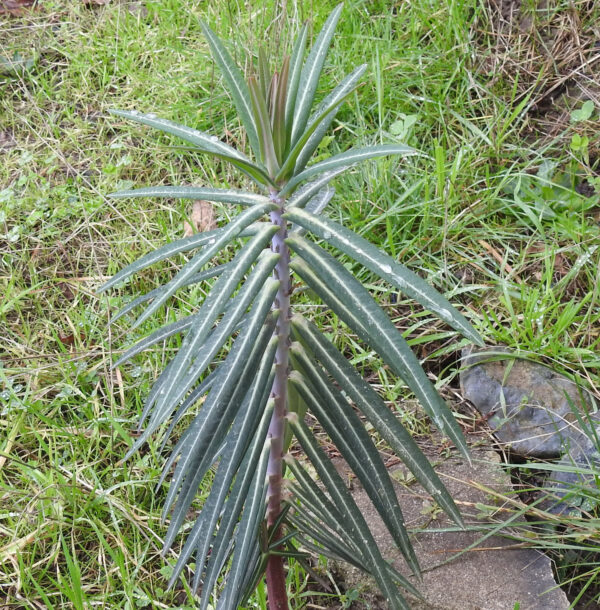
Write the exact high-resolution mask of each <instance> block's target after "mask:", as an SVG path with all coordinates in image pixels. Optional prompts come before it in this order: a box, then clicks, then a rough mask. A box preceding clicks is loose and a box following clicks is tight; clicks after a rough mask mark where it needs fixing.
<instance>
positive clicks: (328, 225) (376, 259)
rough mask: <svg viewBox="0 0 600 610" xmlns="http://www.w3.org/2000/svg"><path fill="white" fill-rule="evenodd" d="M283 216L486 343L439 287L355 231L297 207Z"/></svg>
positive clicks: (467, 335) (461, 330) (462, 330)
mask: <svg viewBox="0 0 600 610" xmlns="http://www.w3.org/2000/svg"><path fill="white" fill-rule="evenodd" d="M284 218H286V219H287V220H291V221H292V222H293V223H295V224H298V225H300V226H302V227H304V228H305V229H307V230H308V231H310V232H311V233H314V234H315V235H317V236H318V237H320V238H322V239H324V240H325V241H326V242H327V243H329V244H331V245H332V246H335V247H336V248H338V249H339V250H341V251H342V252H344V253H345V254H347V255H348V256H350V257H352V258H353V259H354V260H355V261H358V262H359V263H362V264H363V265H364V266H365V267H366V268H367V269H370V270H371V271H372V272H373V273H376V274H377V275H378V276H379V277H381V278H383V279H384V280H386V281H387V282H389V283H390V284H392V286H395V287H396V288H397V289H398V290H401V291H402V292H404V293H405V294H406V295H408V296H409V297H411V298H413V299H415V301H417V302H418V303H420V304H421V305H423V307H425V308H426V309H429V310H430V311H431V312H433V313H435V314H436V315H438V316H439V317H440V318H441V319H442V320H444V322H447V323H448V324H449V325H450V326H452V328H454V329H455V330H458V331H459V332H460V333H462V334H463V335H464V336H465V337H467V338H468V339H470V340H471V341H473V342H475V343H477V344H478V345H483V343H482V340H481V337H480V336H479V335H478V334H477V332H476V331H475V330H474V329H473V327H472V326H471V324H470V323H469V322H468V321H467V319H466V318H465V317H464V316H463V315H462V314H460V313H459V312H458V311H456V309H454V307H452V305H451V304H450V303H449V302H448V300H447V299H445V298H444V297H443V296H442V295H441V294H440V293H439V292H438V291H437V290H435V289H434V288H433V287H431V286H430V285H429V284H428V283H427V282H425V281H424V280H423V279H421V278H420V277H419V276H418V275H417V274H416V273H413V272H412V271H411V270H410V269H408V268H407V267H405V266H404V265H401V264H400V263H398V262H396V261H395V260H394V259H393V258H392V257H391V256H389V255H387V254H386V253H385V252H382V251H381V250H379V249H378V248H376V247H375V246H374V245H372V244H370V243H369V242H368V241H367V240H366V239H363V238H362V237H360V236H359V235H357V234H356V233H354V232H353V231H350V230H348V229H346V228H345V227H343V226H341V225H339V224H338V223H336V222H334V221H333V220H330V219H329V218H325V217H317V216H316V215H314V214H311V213H310V212H308V211H306V210H301V209H298V208H295V209H291V210H288V212H287V213H286V214H284Z"/></svg>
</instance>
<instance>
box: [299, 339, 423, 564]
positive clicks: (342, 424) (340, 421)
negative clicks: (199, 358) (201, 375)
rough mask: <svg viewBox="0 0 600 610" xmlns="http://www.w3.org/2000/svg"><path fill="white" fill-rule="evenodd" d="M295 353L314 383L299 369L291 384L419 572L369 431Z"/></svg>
mask: <svg viewBox="0 0 600 610" xmlns="http://www.w3.org/2000/svg"><path fill="white" fill-rule="evenodd" d="M292 354H293V357H294V359H295V362H296V363H297V364H299V366H300V367H301V369H302V371H303V373H305V375H306V377H307V379H308V380H309V381H310V385H308V384H307V383H306V380H305V379H304V378H303V376H302V375H300V374H299V372H298V371H292V372H291V373H290V381H291V383H293V384H294V385H295V386H296V388H297V389H298V391H299V392H300V394H301V396H302V398H303V399H304V400H305V402H306V403H307V404H308V406H309V409H310V410H311V411H312V413H313V414H314V415H315V416H316V418H317V420H318V421H319V423H320V424H321V425H322V426H323V428H324V429H325V432H327V434H328V435H329V438H331V440H332V441H333V442H334V444H335V446H336V447H337V448H338V449H339V451H340V453H341V454H342V457H343V458H344V459H345V460H346V462H347V463H348V465H349V466H350V468H351V469H352V471H353V472H354V473H355V474H356V476H357V477H358V480H359V481H360V483H361V485H362V486H363V488H364V490H365V491H366V492H367V495H368V496H369V498H370V499H371V502H373V506H375V509H376V510H377V512H378V513H379V515H380V516H381V518H382V520H383V522H384V524H385V526H386V527H387V529H388V531H389V532H390V534H391V535H392V537H393V538H394V541H395V542H396V544H397V545H398V546H399V547H400V550H401V551H402V554H403V555H404V557H405V558H406V560H407V562H408V564H409V565H410V567H411V568H412V570H413V571H414V572H415V573H416V574H419V573H420V569H419V563H418V561H417V557H416V555H415V552H414V550H413V548H412V545H411V543H410V540H409V538H408V534H407V532H406V527H405V525H404V518H403V516H402V510H401V509H400V505H399V504H398V499H397V497H396V491H395V490H394V485H393V483H392V481H391V479H390V476H389V474H388V472H387V469H386V467H385V466H384V464H383V461H382V460H381V457H380V455H379V452H378V451H377V449H376V448H375V446H374V445H373V441H372V440H371V438H370V437H369V434H368V433H367V431H366V430H365V429H364V426H363V424H362V422H361V421H360V419H359V418H358V416H357V415H356V414H355V413H354V411H353V410H352V408H351V407H350V405H349V404H348V403H347V402H346V401H345V399H344V398H343V397H342V396H341V395H340V393H339V391H338V390H336V389H335V388H334V387H333V386H332V385H331V384H330V383H329V382H328V381H327V380H326V379H325V378H324V376H323V374H322V373H321V372H320V371H319V370H318V369H317V368H316V367H315V366H314V364H313V363H312V362H311V361H310V360H309V359H308V358H307V356H306V354H305V353H304V350H303V349H302V347H301V346H299V345H298V344H296V345H295V346H292ZM324 405H327V407H326V408H325V407H324Z"/></svg>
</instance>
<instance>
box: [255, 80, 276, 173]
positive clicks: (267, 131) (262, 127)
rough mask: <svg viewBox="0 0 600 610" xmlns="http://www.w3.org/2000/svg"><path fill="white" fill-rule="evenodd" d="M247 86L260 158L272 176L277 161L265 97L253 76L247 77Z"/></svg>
mask: <svg viewBox="0 0 600 610" xmlns="http://www.w3.org/2000/svg"><path fill="white" fill-rule="evenodd" d="M248 86H249V87H250V99H251V100H252V110H253V112H254V116H255V120H256V126H257V132H258V141H259V145H260V159H261V161H262V162H263V163H264V164H265V165H266V166H267V170H268V172H269V176H274V175H275V174H276V173H277V168H278V167H279V163H278V161H277V156H276V155H275V149H274V147H273V133H272V131H271V120H270V118H269V113H268V110H267V106H266V104H265V99H264V98H263V97H262V96H261V94H260V87H259V85H258V83H257V82H256V79H255V78H253V77H250V78H249V79H248Z"/></svg>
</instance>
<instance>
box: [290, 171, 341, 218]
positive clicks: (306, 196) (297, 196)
mask: <svg viewBox="0 0 600 610" xmlns="http://www.w3.org/2000/svg"><path fill="white" fill-rule="evenodd" d="M348 167H349V166H343V167H338V168H337V169H334V170H332V171H330V172H325V173H323V174H321V175H320V176H319V177H318V178H317V179H316V180H314V181H313V182H309V183H308V184H305V185H303V186H302V187H300V188H299V189H298V190H297V191H296V192H295V193H294V194H293V195H292V196H291V197H290V198H289V199H288V202H287V206H286V209H290V208H295V207H299V208H304V207H305V206H307V205H308V203H309V202H310V201H312V200H313V198H314V197H316V196H317V195H318V194H319V193H320V192H322V190H323V189H324V188H325V187H326V186H327V185H328V184H329V182H331V180H333V179H334V178H335V177H336V176H339V175H340V174H342V173H343V172H345V171H346V170H347V169H348Z"/></svg>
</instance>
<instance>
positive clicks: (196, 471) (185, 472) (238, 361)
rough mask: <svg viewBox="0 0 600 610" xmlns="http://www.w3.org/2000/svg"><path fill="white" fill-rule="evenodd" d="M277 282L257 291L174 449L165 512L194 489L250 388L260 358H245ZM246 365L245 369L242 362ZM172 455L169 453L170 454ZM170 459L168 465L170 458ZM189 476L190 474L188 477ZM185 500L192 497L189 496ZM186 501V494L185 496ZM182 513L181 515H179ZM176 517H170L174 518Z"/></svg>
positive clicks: (266, 312)
mask: <svg viewBox="0 0 600 610" xmlns="http://www.w3.org/2000/svg"><path fill="white" fill-rule="evenodd" d="M277 287H278V282H277V281H276V280H274V279H272V278H271V279H269V283H268V284H267V290H265V291H264V293H263V294H261V295H260V297H259V299H257V301H256V303H255V304H254V306H253V308H252V311H251V313H250V315H249V317H248V320H247V323H246V324H245V325H244V327H243V328H242V330H241V332H240V334H239V336H238V337H237V339H236V340H235V342H234V344H233V347H232V349H231V351H230V352H229V354H228V355H227V358H226V360H225V362H224V363H223V365H221V367H220V368H221V371H220V373H221V374H220V376H219V379H218V380H217V381H216V382H215V384H214V385H213V387H212V389H211V392H210V394H209V395H208V397H207V399H206V401H205V402H204V404H203V406H202V409H201V410H200V413H198V415H197V416H196V418H195V419H194V421H193V422H192V424H191V425H190V427H189V428H188V430H187V431H186V432H185V434H184V436H183V437H182V439H181V440H180V442H179V443H178V446H177V447H176V448H175V450H174V451H173V455H176V454H177V453H178V451H179V449H181V451H180V458H179V461H178V462H177V466H176V468H175V473H174V474H173V478H172V481H171V486H170V488H169V492H168V494H167V498H166V500H165V506H164V515H166V513H167V511H168V510H169V508H170V505H171V503H172V501H173V500H174V498H175V495H176V493H177V492H178V491H179V490H180V486H181V490H180V494H183V496H185V494H186V488H187V487H189V486H190V485H191V487H192V488H193V493H195V492H196V489H197V485H198V484H199V483H200V481H201V480H202V478H203V477H204V474H205V473H206V471H207V470H208V468H210V466H211V464H212V463H213V461H214V459H215V456H216V455H217V454H218V449H219V447H220V446H221V444H222V441H223V438H224V436H225V434H226V432H227V430H228V429H229V426H230V425H231V423H232V421H233V419H234V418H235V416H236V414H237V410H238V409H239V407H240V404H241V402H242V399H243V397H244V396H245V394H246V392H247V391H248V389H249V388H250V386H251V384H252V381H253V378H254V375H253V373H254V371H255V370H256V368H257V367H258V364H259V361H257V360H255V361H254V362H251V363H250V362H248V358H249V356H250V354H251V353H252V351H253V348H254V345H255V342H256V339H257V337H258V335H259V333H260V330H261V327H262V326H263V322H264V320H265V318H266V316H267V314H268V312H269V308H270V306H271V305H272V303H273V297H274V295H275V293H276V291H277ZM245 363H246V364H247V365H248V368H246V369H245V367H244V364H245ZM172 457H173V456H171V458H172ZM171 458H170V459H169V461H168V462H167V465H166V466H165V468H166V469H168V467H169V466H168V464H170V463H171V462H172V459H171ZM190 476H191V478H189V477H190ZM187 500H190V501H191V499H190V498H189V497H188V498H187ZM184 501H185V498H184ZM183 517H185V514H183V515H182V518H183ZM176 518H177V517H173V518H172V520H175V519H176Z"/></svg>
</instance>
